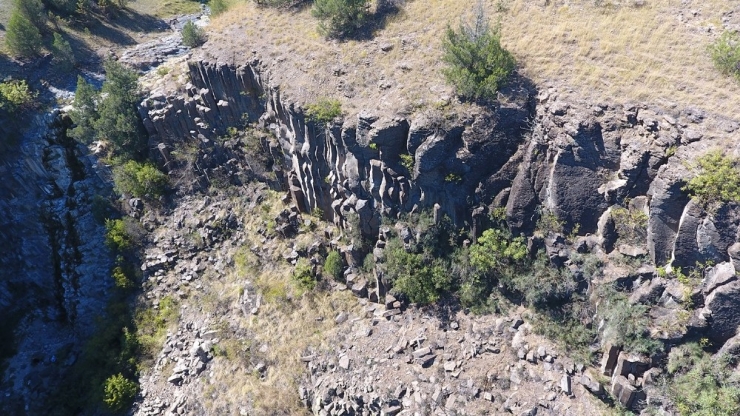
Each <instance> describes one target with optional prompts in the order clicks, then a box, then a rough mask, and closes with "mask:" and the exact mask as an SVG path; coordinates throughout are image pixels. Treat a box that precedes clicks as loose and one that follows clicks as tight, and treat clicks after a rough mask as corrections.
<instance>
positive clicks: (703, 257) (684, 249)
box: [141, 61, 738, 266]
mask: <svg viewBox="0 0 740 416" xmlns="http://www.w3.org/2000/svg"><path fill="white" fill-rule="evenodd" d="M188 67H189V76H190V83H188V84H187V86H186V87H185V91H184V93H183V92H178V93H176V94H173V95H170V96H168V97H165V96H163V95H156V96H151V97H148V98H147V99H146V100H145V101H144V102H143V103H142V106H141V114H142V117H143V118H144V121H145V124H146V126H147V129H148V130H149V133H150V135H151V137H152V144H153V145H160V148H162V147H164V148H176V147H177V146H178V142H179V141H181V140H182V139H183V138H200V139H201V140H212V139H214V138H216V137H217V136H219V135H225V134H226V132H227V129H228V127H231V126H237V125H239V124H241V123H244V122H259V123H260V124H261V125H263V126H265V127H267V128H269V129H270V130H271V131H273V132H274V134H275V136H276V137H277V138H278V141H279V143H280V150H281V153H282V155H283V158H284V160H285V164H283V168H282V169H284V170H285V171H287V172H285V173H284V174H283V175H282V176H283V177H284V178H285V186H287V187H288V188H289V190H290V192H291V194H292V196H293V199H294V200H295V203H296V204H297V205H298V207H299V208H300V209H301V210H303V211H312V210H314V209H316V208H320V209H321V210H322V211H323V212H324V214H325V215H326V216H327V217H328V218H330V219H333V220H334V221H335V222H336V223H341V222H342V219H344V218H346V217H347V214H348V213H351V212H355V213H357V214H358V215H359V217H360V224H362V226H363V231H364V232H365V234H366V235H368V236H372V235H377V227H378V224H379V218H380V215H382V216H386V217H394V216H396V215H398V214H399V213H401V212H409V211H414V210H419V209H423V208H431V207H433V206H434V205H439V206H440V208H441V210H442V212H443V213H444V214H446V215H448V216H450V218H451V219H453V220H454V221H455V222H456V223H458V224H463V223H468V224H471V225H474V224H475V222H476V221H478V220H477V219H476V220H474V218H473V217H474V213H477V215H480V214H481V212H485V208H483V211H481V208H482V207H488V208H495V207H506V215H507V220H508V223H509V225H510V226H511V228H512V230H513V231H514V232H517V233H519V232H523V233H526V234H529V233H531V232H532V231H533V230H534V227H535V225H536V223H537V221H538V219H539V218H541V217H542V216H543V213H545V214H548V215H551V216H554V218H555V219H557V220H558V221H560V222H562V223H563V224H564V231H565V232H572V231H574V230H577V233H578V234H580V235H589V234H590V235H595V236H598V238H599V239H600V243H605V245H606V246H607V247H606V248H607V252H609V251H611V249H612V248H613V247H609V241H611V240H614V239H615V238H616V237H617V236H616V235H614V233H613V232H610V224H613V220H611V208H612V207H621V206H624V207H632V208H634V209H636V210H638V211H640V212H643V213H644V214H645V215H647V216H648V218H649V219H648V236H647V240H646V241H642V242H641V244H645V248H646V249H648V250H649V254H650V256H651V258H652V259H653V260H654V262H655V263H656V264H658V265H661V264H667V263H668V262H669V261H671V260H673V261H674V265H678V266H689V265H693V264H694V263H695V262H696V261H702V262H704V261H707V260H712V261H714V262H722V261H728V260H729V255H728V254H727V250H728V248H729V247H730V246H731V245H732V244H733V243H734V242H735V240H736V238H735V235H736V234H737V226H736V225H735V226H733V225H734V224H736V222H737V220H736V217H737V213H736V209H735V206H734V205H732V206H726V207H723V208H722V209H720V210H719V211H718V212H716V213H712V214H711V215H710V214H709V213H707V212H704V211H703V210H702V209H701V208H699V207H697V206H696V205H694V204H689V197H688V196H687V194H686V193H685V192H684V191H683V190H682V189H681V188H682V187H683V186H684V184H685V181H686V180H687V178H688V177H689V176H690V174H691V172H690V171H689V168H688V167H687V164H686V162H687V161H688V160H690V159H692V158H693V157H694V156H696V155H698V154H701V153H703V152H704V151H706V150H708V149H711V148H713V147H718V146H721V147H726V146H725V143H728V142H729V141H731V140H732V139H731V138H732V137H734V136H737V133H738V131H737V129H738V124H737V123H736V122H733V121H731V120H725V119H720V118H714V117H712V116H710V115H706V114H704V113H703V112H701V111H699V110H694V109H683V110H681V109H673V110H669V111H666V110H662V109H658V108H652V107H647V106H638V105H627V106H622V105H610V104H598V105H593V104H591V103H585V102H581V101H579V100H578V99H577V98H574V97H572V96H570V95H569V94H567V93H561V92H559V91H558V90H557V89H555V88H550V89H547V90H543V91H540V92H539V93H537V91H535V89H534V88H533V87H532V86H530V85H527V83H526V82H524V81H517V82H514V83H513V85H511V86H510V87H508V88H507V89H506V90H505V91H502V94H501V97H500V100H499V102H498V103H497V105H495V106H493V108H491V109H484V108H480V107H474V106H471V107H469V108H468V109H467V110H468V111H467V112H466V113H465V114H464V115H456V114H453V113H452V112H447V113H446V112H445V111H443V110H440V111H436V110H429V111H423V112H419V113H418V114H413V115H410V116H396V117H391V118H389V117H387V116H379V115H374V114H371V113H363V112H361V113H360V114H359V115H358V116H357V118H356V119H354V120H345V121H344V123H343V124H341V125H339V124H337V123H334V124H331V125H330V126H328V127H326V128H325V127H324V126H323V125H318V124H316V123H314V122H312V121H310V120H308V119H307V117H306V116H305V114H304V112H303V110H302V109H301V108H300V107H299V106H298V105H296V104H295V103H291V102H286V101H285V100H283V99H282V98H281V94H280V90H279V88H277V87H274V86H271V85H270V81H269V79H268V77H265V76H263V75H261V73H260V70H259V66H258V62H254V63H252V64H245V65H241V66H233V65H226V64H214V63H207V62H202V61H201V62H191V63H189V64H188ZM733 135H734V136H733ZM702 138H704V140H701V141H700V139H702ZM406 155H408V156H411V159H407V160H413V163H408V162H404V158H407V156H406ZM476 209H477V210H476Z"/></svg>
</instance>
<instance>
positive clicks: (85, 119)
mask: <svg viewBox="0 0 740 416" xmlns="http://www.w3.org/2000/svg"><path fill="white" fill-rule="evenodd" d="M97 99H98V92H97V91H96V90H95V88H94V87H93V86H92V85H90V84H88V83H87V82H85V80H84V79H83V78H82V77H81V76H78V77H77V91H76V92H75V104H74V107H73V110H72V112H70V114H69V115H70V117H72V121H73V122H74V124H75V127H74V128H73V129H71V130H69V131H68V132H67V134H69V137H72V138H73V139H76V140H79V141H81V142H82V143H92V141H93V140H95V138H96V132H95V124H96V123H97V120H98V112H97V110H96V108H95V106H96V104H95V102H96V101H97Z"/></svg>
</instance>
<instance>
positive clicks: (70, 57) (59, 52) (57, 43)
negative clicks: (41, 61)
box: [51, 32, 75, 72]
mask: <svg viewBox="0 0 740 416" xmlns="http://www.w3.org/2000/svg"><path fill="white" fill-rule="evenodd" d="M51 48H52V51H53V52H54V63H56V64H57V65H58V66H59V68H60V69H62V70H63V71H65V72H68V71H70V70H72V68H73V67H74V66H75V55H74V53H73V52H72V47H71V46H70V45H69V42H68V41H67V40H66V39H64V38H63V37H62V35H60V34H59V33H56V32H55V33H54V43H53V44H52V46H51Z"/></svg>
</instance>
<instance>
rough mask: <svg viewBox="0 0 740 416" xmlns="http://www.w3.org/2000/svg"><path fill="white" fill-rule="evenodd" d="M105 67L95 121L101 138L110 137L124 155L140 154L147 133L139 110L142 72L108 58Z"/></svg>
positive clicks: (134, 155)
mask: <svg viewBox="0 0 740 416" xmlns="http://www.w3.org/2000/svg"><path fill="white" fill-rule="evenodd" d="M104 67H105V75H106V81H105V83H103V89H102V91H101V92H102V96H103V97H104V98H103V99H102V100H101V101H100V104H99V105H98V119H97V121H96V122H95V129H96V130H97V133H98V138H99V139H104V140H107V141H109V142H110V143H111V144H112V145H113V147H114V150H115V151H116V153H118V154H120V155H122V156H125V157H127V158H133V159H137V158H140V156H142V155H143V154H145V153H146V137H145V135H144V134H142V133H143V132H142V125H141V121H140V120H139V115H138V113H137V111H136V106H137V104H138V102H139V95H138V94H137V87H138V84H137V82H138V75H137V74H136V72H134V71H133V70H131V69H128V68H127V67H125V66H123V65H122V64H120V63H118V62H116V61H107V62H106V63H105V64H104Z"/></svg>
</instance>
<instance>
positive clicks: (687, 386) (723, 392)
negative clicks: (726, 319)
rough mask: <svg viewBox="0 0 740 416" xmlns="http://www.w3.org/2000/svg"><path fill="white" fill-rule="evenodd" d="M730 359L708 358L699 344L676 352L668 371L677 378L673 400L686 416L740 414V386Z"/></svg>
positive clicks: (671, 388) (670, 389) (672, 386)
mask: <svg viewBox="0 0 740 416" xmlns="http://www.w3.org/2000/svg"><path fill="white" fill-rule="evenodd" d="M729 364H730V363H729V360H728V357H726V356H725V357H719V358H715V357H712V356H710V355H709V354H705V353H704V352H703V351H702V350H701V348H700V347H699V346H698V345H696V344H688V345H684V346H681V347H677V348H674V350H673V351H671V354H670V356H669V363H668V371H669V373H670V374H672V375H673V376H674V377H673V379H672V380H671V381H670V383H669V385H668V393H669V397H670V398H671V399H672V401H673V402H674V403H675V405H676V408H677V410H678V413H679V414H680V415H682V416H689V415H691V416H730V415H737V414H740V382H738V379H737V377H733V376H732V375H731V372H732V371H731V366H730V365H729Z"/></svg>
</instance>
